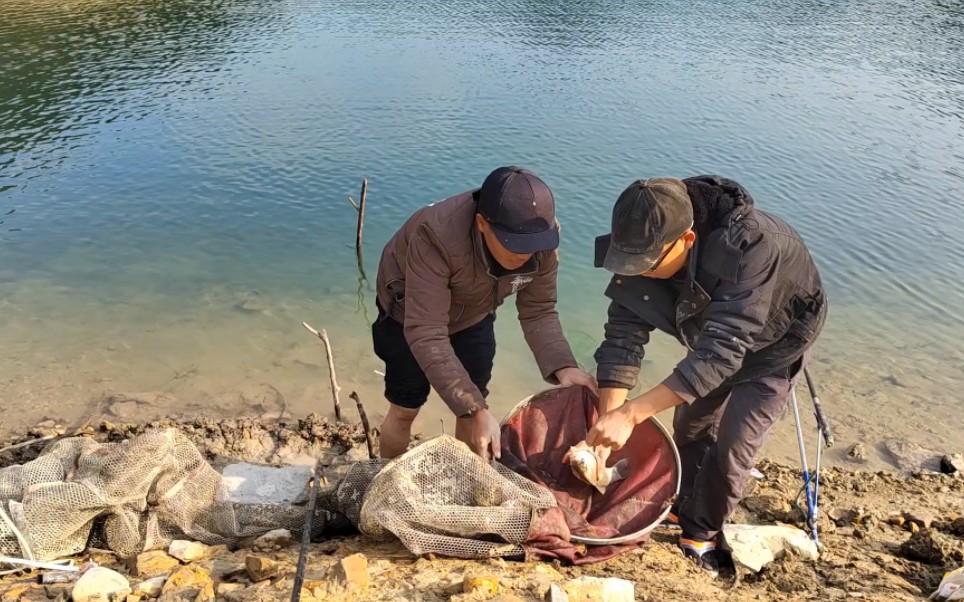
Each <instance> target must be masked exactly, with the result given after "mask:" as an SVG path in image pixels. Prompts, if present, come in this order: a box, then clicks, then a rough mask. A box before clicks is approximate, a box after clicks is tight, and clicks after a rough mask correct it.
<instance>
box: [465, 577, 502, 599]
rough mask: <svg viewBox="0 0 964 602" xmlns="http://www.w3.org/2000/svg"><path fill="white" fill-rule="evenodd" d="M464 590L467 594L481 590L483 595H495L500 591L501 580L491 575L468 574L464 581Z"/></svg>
mask: <svg viewBox="0 0 964 602" xmlns="http://www.w3.org/2000/svg"><path fill="white" fill-rule="evenodd" d="M462 591H463V592H465V593H466V594H473V593H476V592H479V593H480V594H481V595H486V596H494V595H495V594H497V593H499V580H498V578H496V577H492V576H491V575H467V576H466V577H465V579H464V580H463V581H462Z"/></svg>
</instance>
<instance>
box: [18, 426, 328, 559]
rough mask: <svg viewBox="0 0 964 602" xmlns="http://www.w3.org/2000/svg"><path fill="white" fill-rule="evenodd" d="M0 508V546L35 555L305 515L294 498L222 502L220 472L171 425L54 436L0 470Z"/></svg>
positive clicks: (232, 530)
mask: <svg viewBox="0 0 964 602" xmlns="http://www.w3.org/2000/svg"><path fill="white" fill-rule="evenodd" d="M0 508H2V510H3V513H2V514H0V554H2V555H4V556H14V557H27V558H33V559H35V560H53V559H56V558H61V557H64V556H69V555H72V554H76V553H79V552H81V551H83V550H84V548H85V547H86V546H87V544H88V541H89V540H90V539H91V537H96V538H99V539H100V540H102V541H103V544H104V545H106V547H107V548H109V549H111V550H113V551H115V552H117V553H118V554H119V555H120V556H123V557H129V556H133V555H136V554H138V553H140V552H141V551H143V550H149V549H155V548H159V547H164V546H166V545H167V544H169V543H170V542H171V541H172V540H173V539H192V540H195V541H200V542H203V543H208V544H222V543H223V544H234V543H237V542H238V541H239V540H240V539H241V538H245V537H250V536H255V535H260V534H263V533H266V532H267V531H270V530H271V529H276V528H282V527H285V528H293V529H298V528H300V527H301V526H302V525H303V524H304V520H305V516H306V508H305V507H304V506H303V505H302V506H297V505H294V504H238V503H234V502H232V501H231V500H230V499H229V496H228V492H227V489H226V487H225V485H224V483H223V481H222V478H221V475H220V473H218V472H217V471H216V470H214V469H213V468H212V467H211V466H210V465H209V464H208V463H207V461H205V459H204V458H203V457H202V455H201V453H200V452H199V451H198V449H197V447H195V446H194V444H193V443H191V441H190V440H188V439H187V438H186V437H185V436H184V435H183V434H181V433H180V432H179V431H177V430H175V429H164V430H155V431H149V432H147V433H144V434H142V435H139V436H137V437H134V438H132V439H129V440H127V441H124V442H121V443H97V442H95V441H93V440H91V439H87V438H83V437H73V438H68V439H63V440H61V441H57V442H55V443H53V444H52V445H50V446H48V447H47V448H46V449H45V450H44V452H43V453H42V454H41V455H40V457H38V458H37V459H35V460H33V461H31V462H27V463H26V464H23V465H19V466H10V467H7V468H3V469H0ZM316 520H317V519H316ZM317 522H319V523H321V524H323V520H321V521H317ZM18 531H19V535H20V536H19V537H18V534H17V532H18Z"/></svg>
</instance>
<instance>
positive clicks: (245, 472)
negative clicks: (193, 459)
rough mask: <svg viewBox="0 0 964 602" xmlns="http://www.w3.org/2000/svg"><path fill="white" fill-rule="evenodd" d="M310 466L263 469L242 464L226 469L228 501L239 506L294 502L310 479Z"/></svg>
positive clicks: (257, 465) (263, 467) (264, 467)
mask: <svg viewBox="0 0 964 602" xmlns="http://www.w3.org/2000/svg"><path fill="white" fill-rule="evenodd" d="M311 470H312V467H311V466H280V467H279V466H262V465H259V464H248V463H247V462H240V463H238V464H229V465H228V466H226V467H225V468H224V472H223V473H222V475H221V476H222V481H223V482H224V485H225V487H227V490H228V499H229V500H231V501H232V502H234V503H238V504H277V503H291V502H293V501H294V500H295V499H297V498H298V496H299V495H300V494H301V493H302V491H304V489H305V486H306V485H307V484H308V481H309V480H310V479H311Z"/></svg>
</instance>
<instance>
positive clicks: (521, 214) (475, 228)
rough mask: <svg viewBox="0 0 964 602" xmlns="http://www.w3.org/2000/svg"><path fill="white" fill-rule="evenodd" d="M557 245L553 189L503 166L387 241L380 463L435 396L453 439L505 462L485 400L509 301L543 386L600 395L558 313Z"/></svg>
mask: <svg viewBox="0 0 964 602" xmlns="http://www.w3.org/2000/svg"><path fill="white" fill-rule="evenodd" d="M558 246H559V225H558V222H557V221H556V216H555V201H554V199H553V196H552V192H551V191H550V190H549V188H548V187H547V186H546V184H545V183H544V182H543V181H542V180H540V179H539V178H538V177H536V175H535V174H533V173H532V172H530V171H528V170H525V169H520V168H518V167H500V168H499V169H496V170H495V171H493V172H492V173H491V174H489V176H488V177H487V178H486V179H485V182H484V183H483V184H482V187H481V188H480V189H476V190H470V191H468V192H464V193H462V194H458V195H456V196H453V197H451V198H448V199H445V200H444V201H440V202H438V203H435V204H433V205H429V206H428V207H424V208H422V209H420V210H418V211H417V212H415V214H414V215H412V216H411V217H410V218H409V219H408V221H407V222H406V223H405V225H404V226H402V228H401V229H400V230H399V231H398V232H397V233H396V234H395V236H394V237H393V238H392V239H391V240H390V241H388V244H387V245H385V250H384V251H383V252H382V257H381V263H380V264H379V267H378V278H377V281H376V289H377V295H378V300H377V303H378V318H377V319H376V321H375V323H374V325H373V326H372V339H373V342H374V346H375V353H376V355H378V357H379V358H381V359H382V360H383V361H384V362H385V397H386V398H387V399H388V401H389V409H388V413H387V415H386V417H385V421H384V423H383V424H382V428H381V436H380V449H381V455H382V457H383V458H394V457H396V456H398V455H400V454H402V453H403V452H405V450H406V449H407V448H408V443H409V440H410V438H411V434H412V422H413V421H414V420H415V417H416V416H417V415H418V411H419V408H421V406H422V405H423V404H424V403H425V401H426V399H427V398H428V394H429V388H430V387H431V388H434V389H435V391H436V392H437V393H438V394H439V396H440V397H441V398H442V400H443V401H444V402H445V403H446V404H447V405H448V406H449V408H451V409H452V411H453V412H454V413H455V415H456V417H457V420H456V429H455V435H456V437H458V438H459V439H460V440H462V441H464V442H465V443H467V444H468V445H469V446H470V447H471V448H472V449H473V451H475V452H476V453H477V454H479V455H480V456H481V457H482V458H483V459H485V460H489V459H491V458H496V459H498V458H499V455H500V447H501V443H500V439H499V423H498V421H497V420H496V419H495V418H494V417H493V416H492V414H491V413H490V412H489V410H488V406H487V405H486V397H487V396H488V393H489V391H488V388H487V387H488V384H489V380H490V379H491V377H492V364H493V360H494V358H495V330H494V323H495V314H496V309H497V308H498V307H499V306H500V305H501V304H502V302H503V301H504V300H505V299H506V298H507V297H509V296H511V295H515V296H516V307H517V308H518V311H519V322H520V323H521V325H522V331H523V333H524V335H525V339H526V343H528V345H529V348H530V349H531V350H532V353H533V355H535V359H536V362H537V363H538V365H539V370H540V371H541V373H542V376H543V378H545V379H546V380H547V381H548V382H551V383H557V384H560V385H573V384H578V385H584V386H588V387H590V388H593V389H595V380H594V379H593V377H591V376H589V375H588V374H586V373H585V372H583V371H582V370H580V369H579V368H578V366H577V364H576V360H575V358H574V357H573V355H572V351H571V350H570V348H569V344H568V343H567V342H566V338H565V337H564V336H563V334H562V326H561V325H560V323H559V315H558V313H557V312H556V272H557V268H558V257H557V253H556V249H557V248H558Z"/></svg>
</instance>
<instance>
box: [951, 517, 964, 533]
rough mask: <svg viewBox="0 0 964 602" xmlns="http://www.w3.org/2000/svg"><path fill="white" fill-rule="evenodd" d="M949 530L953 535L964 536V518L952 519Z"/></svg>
mask: <svg viewBox="0 0 964 602" xmlns="http://www.w3.org/2000/svg"><path fill="white" fill-rule="evenodd" d="M947 530H948V531H949V532H950V533H951V535H957V536H958V537H964V518H956V519H954V520H953V521H951V524H950V525H949V526H948V528H947Z"/></svg>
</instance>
